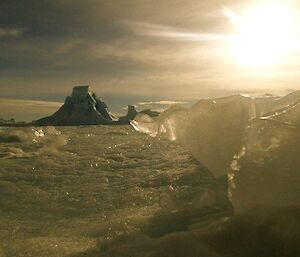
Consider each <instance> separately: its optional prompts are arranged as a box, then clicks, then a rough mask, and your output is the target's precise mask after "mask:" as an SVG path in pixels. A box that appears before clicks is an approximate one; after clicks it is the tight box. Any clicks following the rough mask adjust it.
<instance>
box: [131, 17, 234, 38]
mask: <svg viewBox="0 0 300 257" xmlns="http://www.w3.org/2000/svg"><path fill="white" fill-rule="evenodd" d="M127 24H128V26H129V27H130V28H131V29H132V31H133V32H135V33H136V34H138V35H142V36H148V37H157V38H161V39H169V40H181V41H219V40H230V39H231V36H230V35H226V34H218V33H201V32H190V31H188V30H185V29H181V28H176V27H171V26H164V25H159V24H152V23H144V22H137V23H132V22H127Z"/></svg>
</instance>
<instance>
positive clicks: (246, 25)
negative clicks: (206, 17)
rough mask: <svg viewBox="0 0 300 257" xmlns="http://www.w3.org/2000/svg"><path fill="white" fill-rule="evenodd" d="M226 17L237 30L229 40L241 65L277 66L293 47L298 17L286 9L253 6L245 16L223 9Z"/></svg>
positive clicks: (278, 6) (295, 40) (273, 6)
mask: <svg viewBox="0 0 300 257" xmlns="http://www.w3.org/2000/svg"><path fill="white" fill-rule="evenodd" d="M225 15H226V16H227V17H228V18H229V19H230V20H231V21H232V22H233V23H234V24H235V25H236V27H237V30H238V33H237V35H236V36H234V37H233V39H232V41H233V45H232V46H233V47H232V49H233V54H234V56H235V58H236V59H237V60H238V61H239V63H241V64H244V65H247V66H253V67H262V66H270V65H274V64H278V63H281V62H282V60H283V59H284V58H285V57H286V56H287V55H288V54H289V52H290V51H291V50H292V49H293V48H295V44H296V42H297V29H298V24H297V23H298V22H297V17H296V15H295V14H294V13H293V12H292V11H291V10H289V9H288V8H287V7H285V6H281V5H266V6H260V7H256V8H254V9H253V10H252V11H250V12H249V13H248V14H247V15H245V17H239V16H238V15H236V14H235V13H233V12H232V11H230V10H228V9H226V10H225Z"/></svg>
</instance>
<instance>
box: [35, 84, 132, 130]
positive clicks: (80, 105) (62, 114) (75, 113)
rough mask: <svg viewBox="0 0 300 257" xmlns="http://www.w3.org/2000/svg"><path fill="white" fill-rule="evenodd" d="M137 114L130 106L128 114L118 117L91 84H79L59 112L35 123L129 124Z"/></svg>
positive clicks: (62, 124)
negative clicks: (98, 95)
mask: <svg viewBox="0 0 300 257" xmlns="http://www.w3.org/2000/svg"><path fill="white" fill-rule="evenodd" d="M135 115H136V111H135V108H134V107H133V106H129V107H128V114H127V115H126V116H124V117H120V118H118V117H116V116H115V115H113V114H112V113H111V112H110V111H109V109H108V107H107V105H106V104H105V103H104V102H102V101H101V100H100V99H99V98H98V97H97V96H96V94H95V93H94V92H93V91H92V90H91V87H90V86H77V87H74V88H73V92H72V95H71V96H68V97H67V98H66V100H65V103H64V105H63V106H62V107H61V108H60V109H59V110H58V111H57V112H55V113H54V114H53V115H51V116H49V117H45V118H42V119H39V120H37V121H35V122H34V124H35V125H59V126H72V125H97V124H102V125H115V124H128V123H129V121H130V120H132V119H133V118H134V117H135Z"/></svg>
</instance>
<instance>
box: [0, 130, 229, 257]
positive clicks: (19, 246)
mask: <svg viewBox="0 0 300 257" xmlns="http://www.w3.org/2000/svg"><path fill="white" fill-rule="evenodd" d="M0 141H1V143H0V164H1V166H0V195H1V197H0V208H1V212H0V231H1V232H0V256H1V257H2V256H39V257H41V256H47V257H49V256H55V257H57V256H69V255H71V254H75V253H78V252H84V251H86V250H87V249H93V248H95V247H96V249H98V248H97V246H99V245H105V244H107V242H109V241H114V240H115V239H116V238H118V237H120V236H121V235H123V236H130V235H135V234H137V233H139V234H140V235H144V236H145V237H148V238H149V239H150V238H157V237H161V236H163V235H165V234H168V233H171V232H175V231H185V230H188V228H189V227H191V226H192V224H193V223H198V222H199V219H207V217H209V216H211V215H212V216H213V217H216V219H219V218H222V217H227V216H229V215H231V207H230V203H229V201H228V200H227V189H226V179H224V178H223V179H219V180H216V179H214V178H213V176H212V175H211V174H210V172H209V171H208V170H207V169H205V168H204V167H203V166H201V165H200V164H199V163H198V162H197V161H196V160H194V159H193V158H192V157H191V155H189V154H188V152H187V151H186V150H185V149H184V148H182V147H180V146H179V145H177V144H176V143H173V142H170V141H168V140H167V139H166V138H163V137H158V138H151V137H149V136H147V135H144V134H141V133H138V132H136V131H134V130H133V129H132V128H131V127H129V126H121V127H106V126H85V127H84V126H82V127H62V128H59V130H58V129H55V128H53V127H44V128H13V129H12V128H3V129H1V130H0ZM129 241H130V240H129ZM131 243H132V244H135V243H134V240H133V241H132V242H131V241H130V242H129V244H131Z"/></svg>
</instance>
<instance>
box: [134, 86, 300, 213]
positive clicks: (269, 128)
mask: <svg viewBox="0 0 300 257" xmlns="http://www.w3.org/2000/svg"><path fill="white" fill-rule="evenodd" d="M299 125H300V92H299V91H297V92H294V93H292V94H290V95H287V96H285V97H282V98H258V99H253V98H249V97H244V96H240V95H236V96H230V97H225V98H218V99H213V100H201V101H199V102H198V103H196V104H195V105H194V106H193V107H191V108H190V109H184V108H181V107H178V106H176V107H172V108H170V109H169V110H167V111H165V112H164V113H162V114H161V115H160V116H159V117H157V118H149V117H146V116H145V115H138V116H137V117H136V118H135V120H134V121H133V122H132V126H133V127H134V128H135V129H136V130H138V131H141V132H144V133H148V134H150V135H151V136H157V135H161V134H165V135H167V137H168V138H169V139H170V140H177V141H178V142H179V143H181V144H182V145H184V146H185V147H186V148H187V149H189V150H190V152H191V153H192V154H193V156H195V157H196V158H197V159H198V160H199V161H200V162H201V163H202V164H204V165H205V166H206V167H207V168H208V169H209V170H210V171H211V172H212V173H213V174H214V175H215V176H217V177H218V176H222V175H228V179H229V196H230V198H231V199H232V202H233V204H234V206H235V210H236V211H243V210H245V209H248V208H253V207H254V206H257V205H270V206H286V205H290V204H298V203H299V202H300V187H299V184H300V173H299V170H300V160H299V158H298V156H299V154H300V148H299V145H300V137H299V135H300V134H299V132H300V127H299Z"/></svg>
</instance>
